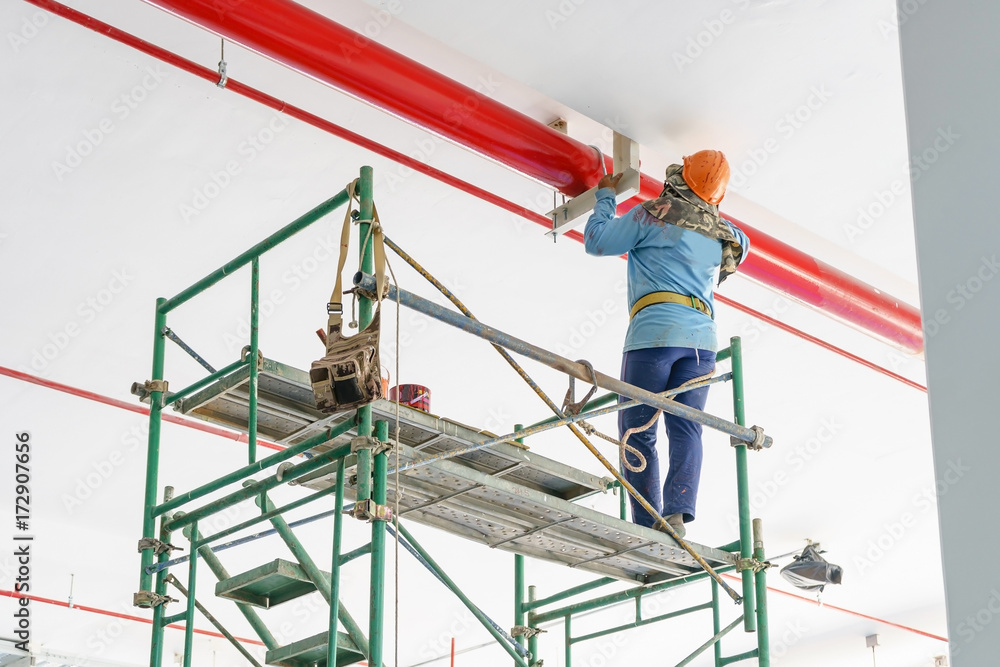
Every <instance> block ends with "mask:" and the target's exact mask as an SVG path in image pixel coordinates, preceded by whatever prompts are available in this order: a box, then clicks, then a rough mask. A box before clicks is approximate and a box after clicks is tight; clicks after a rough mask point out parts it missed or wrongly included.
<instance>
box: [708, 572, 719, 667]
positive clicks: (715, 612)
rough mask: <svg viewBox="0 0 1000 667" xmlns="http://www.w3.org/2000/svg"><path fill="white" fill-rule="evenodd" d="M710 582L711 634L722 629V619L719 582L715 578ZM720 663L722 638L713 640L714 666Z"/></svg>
mask: <svg viewBox="0 0 1000 667" xmlns="http://www.w3.org/2000/svg"><path fill="white" fill-rule="evenodd" d="M710 581H711V582H712V636H713V637H714V636H715V635H717V634H719V630H721V629H722V621H721V619H720V618H719V584H718V582H716V581H715V579H711V580H710ZM721 665H722V640H721V639H720V640H719V641H717V642H715V667H721Z"/></svg>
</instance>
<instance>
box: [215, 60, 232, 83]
mask: <svg viewBox="0 0 1000 667" xmlns="http://www.w3.org/2000/svg"><path fill="white" fill-rule="evenodd" d="M228 81H229V76H228V75H227V74H226V61H225V60H220V61H219V81H218V83H216V84H215V85H217V86H218V87H219V88H225V87H226V83H228Z"/></svg>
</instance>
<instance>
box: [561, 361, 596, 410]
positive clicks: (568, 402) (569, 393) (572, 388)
mask: <svg viewBox="0 0 1000 667" xmlns="http://www.w3.org/2000/svg"><path fill="white" fill-rule="evenodd" d="M576 363H578V364H583V365H584V366H586V367H587V370H589V371H590V381H591V382H592V383H593V385H594V386H593V387H591V388H590V391H588V392H587V395H586V396H584V397H583V398H581V399H580V400H579V401H577V402H575V403H574V402H573V399H574V398H576V397H575V396H574V394H575V393H576V382H575V378H574V377H573V376H572V375H570V376H569V389H567V390H566V398H564V399H563V404H562V411H563V412H564V413H565V414H567V415H570V416H572V415H578V414H580V410H582V409H583V406H584V405H586V404H587V401H589V400H590V399H591V397H592V396H593V395H594V394H596V393H597V371H596V370H594V365H593V364H592V363H590V362H589V361H587V360H586V359H577V360H576Z"/></svg>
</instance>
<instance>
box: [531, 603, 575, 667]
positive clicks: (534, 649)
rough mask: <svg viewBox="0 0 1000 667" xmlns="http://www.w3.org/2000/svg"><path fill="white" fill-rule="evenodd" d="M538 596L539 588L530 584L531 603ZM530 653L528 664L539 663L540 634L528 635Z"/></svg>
mask: <svg viewBox="0 0 1000 667" xmlns="http://www.w3.org/2000/svg"><path fill="white" fill-rule="evenodd" d="M536 596H537V590H536V589H535V587H534V586H528V602H529V603H530V602H534V601H535V598H536ZM528 618H529V622H530V618H531V617H530V616H529V617H528ZM528 653H530V654H531V658H530V662H529V663H528V664H529V665H537V664H538V635H531V636H530V637H528ZM566 667H569V665H567V666H566Z"/></svg>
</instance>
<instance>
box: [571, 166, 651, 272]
mask: <svg viewBox="0 0 1000 667" xmlns="http://www.w3.org/2000/svg"><path fill="white" fill-rule="evenodd" d="M619 179H621V174H617V175H615V176H611V175H608V176H605V177H604V178H602V179H601V180H600V182H599V183H598V186H599V189H598V190H597V195H596V197H597V203H596V204H595V205H594V212H593V213H591V214H590V217H589V218H588V219H587V225H586V227H584V228H583V247H584V249H585V250H586V251H587V254H588V255H597V256H603V255H613V256H616V257H617V256H619V255H624V254H625V253H627V252H628V251H629V250H631V249H632V248H634V247H635V244H636V243H638V241H639V238H640V237H641V234H642V229H641V227H640V225H639V222H638V220H637V219H636V215H641V214H642V213H643V211H642V208H641V207H639V206H637V207H635V208H634V209H632V210H631V211H629V212H628V213H626V214H625V215H623V216H622V217H620V218H616V217H615V210H616V209H617V206H618V204H617V202H616V201H615V185H616V184H617V182H618V180H619Z"/></svg>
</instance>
